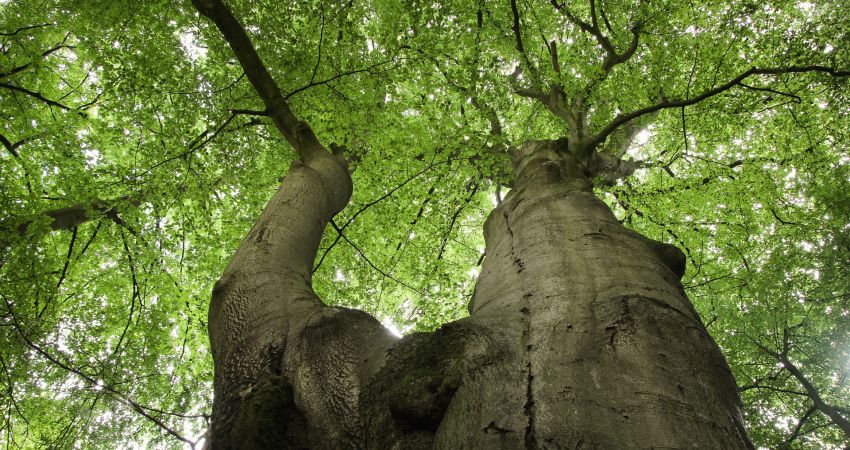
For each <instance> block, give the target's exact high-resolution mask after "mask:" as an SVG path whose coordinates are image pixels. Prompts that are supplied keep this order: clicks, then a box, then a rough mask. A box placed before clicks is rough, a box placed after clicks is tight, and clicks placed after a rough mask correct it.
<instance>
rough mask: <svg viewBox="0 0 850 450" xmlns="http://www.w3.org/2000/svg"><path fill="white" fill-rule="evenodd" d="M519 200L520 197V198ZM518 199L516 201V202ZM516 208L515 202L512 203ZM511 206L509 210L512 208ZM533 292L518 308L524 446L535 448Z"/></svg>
mask: <svg viewBox="0 0 850 450" xmlns="http://www.w3.org/2000/svg"><path fill="white" fill-rule="evenodd" d="M520 201H521V199H520ZM518 203H519V201H518V202H517V204H518ZM514 208H516V204H515V205H514ZM514 208H512V209H511V210H513V209H514ZM502 215H503V217H504V218H505V229H506V230H507V232H508V235H509V236H510V239H511V256H512V258H513V263H514V265H515V266H516V267H517V274H518V275H519V274H521V273H522V271H523V270H524V269H525V264H524V263H523V262H522V259H520V258H519V257H518V256H517V254H516V249H515V247H514V232H513V230H512V229H511V224H510V218H509V216H508V212H507V211H504V212H502ZM520 277H521V278H520V282H521V284H522V287H524V285H525V283H524V282H522V281H523V280H522V276H521V275H520ZM533 295H534V294H532V293H531V292H527V293H525V294H523V296H522V300H523V303H524V305H523V307H522V308H521V309H520V310H519V312H520V314H522V322H523V327H524V329H523V331H522V343H523V345H524V346H525V351H526V358H525V368H526V393H525V395H526V400H525V405H524V406H523V412H524V413H525V415H526V416H527V417H528V424H527V425H526V427H525V437H524V442H525V448H526V449H534V448H537V439H536V437H535V435H534V431H535V430H534V428H535V425H534V386H533V383H534V373H533V370H532V363H531V352H532V351H533V345H532V344H531V306H532V305H531V298H532V297H533Z"/></svg>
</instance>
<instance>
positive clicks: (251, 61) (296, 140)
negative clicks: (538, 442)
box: [192, 0, 327, 161]
mask: <svg viewBox="0 0 850 450" xmlns="http://www.w3.org/2000/svg"><path fill="white" fill-rule="evenodd" d="M192 4H193V5H195V8H196V9H197V10H198V12H199V13H201V15H203V16H206V17H207V18H209V19H210V20H212V21H213V23H215V25H216V26H217V27H218V29H219V31H221V34H222V35H223V36H224V39H225V40H226V41H227V43H228V44H229V45H230V48H231V49H232V50H233V53H234V54H235V55H236V59H238V60H239V63H240V64H241V65H242V68H243V69H244V70H245V74H246V75H247V76H248V80H250V81H251V85H252V86H254V89H255V90H256V91H257V94H259V96H260V98H261V99H262V100H263V103H264V104H265V105H266V110H267V111H268V113H269V116H270V117H271V119H272V122H274V124H275V126H276V127H277V129H278V130H279V131H280V133H281V134H282V135H283V137H284V138H285V139H286V140H287V142H289V144H290V145H292V147H293V148H294V149H295V151H296V152H297V153H298V156H299V157H300V158H301V159H302V160H304V161H307V160H310V159H312V158H314V157H317V156H319V155H321V154H325V153H327V150H325V148H324V147H323V146H322V144H321V143H320V142H319V140H318V138H316V135H315V134H314V133H313V130H312V129H311V128H310V126H309V125H308V124H307V123H306V122H303V121H301V120H299V119H298V118H297V117H296V116H295V114H294V113H293V112H292V110H291V109H290V108H289V104H288V103H287V102H286V99H285V98H284V97H283V94H282V93H281V91H280V87H279V86H278V85H277V83H276V82H275V81H274V79H273V78H272V76H271V74H270V73H269V71H268V69H266V66H265V65H264V64H263V61H262V60H261V59H260V55H259V54H257V50H256V49H255V48H254V45H253V44H252V43H251V39H250V38H249V37H248V34H247V33H246V32H245V29H244V28H243V27H242V25H241V24H240V23H239V21H238V20H237V19H236V17H235V16H234V15H233V13H232V12H231V11H230V8H228V7H227V5H225V4H224V2H223V1H222V0H192Z"/></svg>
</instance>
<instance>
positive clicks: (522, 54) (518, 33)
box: [510, 0, 539, 82]
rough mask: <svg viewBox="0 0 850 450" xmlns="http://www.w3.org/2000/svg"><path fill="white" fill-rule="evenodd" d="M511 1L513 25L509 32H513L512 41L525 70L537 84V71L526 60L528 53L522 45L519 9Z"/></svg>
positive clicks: (514, 0) (513, 0)
mask: <svg viewBox="0 0 850 450" xmlns="http://www.w3.org/2000/svg"><path fill="white" fill-rule="evenodd" d="M510 1H511V14H513V24H512V25H511V30H513V32H514V41H515V46H516V49H517V51H518V52H519V56H520V58H521V59H522V62H523V64H524V65H525V68H526V69H528V71H529V73H531V76H532V78H533V81H535V82H537V81H539V80H537V69H536V68H535V67H534V66H533V65H532V64H531V59H529V58H528V53H526V52H525V46H524V45H523V44H522V29H521V28H520V24H519V8H517V5H516V0H510Z"/></svg>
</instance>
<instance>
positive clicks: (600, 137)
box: [585, 65, 850, 148]
mask: <svg viewBox="0 0 850 450" xmlns="http://www.w3.org/2000/svg"><path fill="white" fill-rule="evenodd" d="M808 72H817V73H825V74H828V75H830V76H833V77H836V78H843V77H848V76H850V71H846V70H838V69H834V68H831V67H825V66H818V65H811V66H793V67H785V68H781V67H771V68H761V69H760V68H756V67H752V68H750V69H748V70H746V71H745V72H743V73H741V74H740V75H738V76H737V77H735V78H733V79H732V80H730V81H728V82H726V83H725V84H723V85H720V86H717V87H715V88H713V89H709V90H707V91H705V92H703V93H701V94H699V95H697V96H695V97H691V98H688V99H685V100H665V99H662V101H661V102H659V103H656V104H654V105H651V106H647V107H645V108H641V109H638V110H635V111H632V112H630V113H626V114H620V115H618V116H617V117H615V118H614V119H613V120H612V121H611V122H609V123H608V125H606V126H605V127H604V128H602V130H600V131H599V133H597V134H596V135H595V136H593V137H592V138H591V139H589V140H588V142H587V143H586V144H585V145H586V146H588V147H590V148H596V146H598V145H599V144H601V143H602V142H604V141H605V139H607V138H608V136H609V135H610V134H611V133H613V132H614V130H616V129H617V128H619V127H620V126H622V125H623V124H626V123H628V122H630V121H632V120H634V119H637V118H638V117H641V116H645V115H647V114H650V113H654V112H656V111H660V110H662V109H670V108H682V107H685V106H690V105H695V104H697V103H699V102H701V101H703V100H706V99H708V98H711V97H714V96H715V95H718V94H721V93H723V92H726V91H728V90H729V89H732V88H734V87H735V86H738V85H740V83H741V82H742V81H744V80H745V79H747V78H748V77H751V76H753V75H781V74H791V73H808Z"/></svg>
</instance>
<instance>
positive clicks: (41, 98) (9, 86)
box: [0, 82, 88, 117]
mask: <svg viewBox="0 0 850 450" xmlns="http://www.w3.org/2000/svg"><path fill="white" fill-rule="evenodd" d="M0 87H4V88H6V89H10V90H13V91H17V92H21V93H23V94H26V95H28V96H30V97H33V98H35V99H37V100H39V101H41V102H43V103H46V104H47V105H50V106H55V107H57V108H60V109H64V110H65V111H75V110H74V109H73V108H71V107H69V106H67V105H63V104H62V103H59V102H57V101H55V100H51V99H49V98H47V97H45V96H44V95H42V94H41V93H40V92H35V91H31V90H29V89H27V88H24V87H21V86H15V85H14V84H9V83H3V82H0ZM75 112H76V113H77V114H79V115H80V116H82V117H88V116H86V113H84V112H82V111H75Z"/></svg>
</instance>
